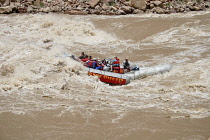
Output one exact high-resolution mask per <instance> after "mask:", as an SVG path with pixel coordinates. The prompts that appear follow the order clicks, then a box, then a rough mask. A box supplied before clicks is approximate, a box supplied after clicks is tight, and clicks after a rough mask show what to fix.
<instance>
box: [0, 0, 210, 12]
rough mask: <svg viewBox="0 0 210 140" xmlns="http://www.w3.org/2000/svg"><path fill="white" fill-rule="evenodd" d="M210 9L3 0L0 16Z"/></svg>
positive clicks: (195, 2)
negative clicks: (13, 14)
mask: <svg viewBox="0 0 210 140" xmlns="http://www.w3.org/2000/svg"><path fill="white" fill-rule="evenodd" d="M208 8H210V0H0V14H11V13H64V14H70V15H87V14H96V15H126V14H141V13H157V14H171V13H184V12H189V11H204V10H206V9H208Z"/></svg>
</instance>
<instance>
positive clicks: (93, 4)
mask: <svg viewBox="0 0 210 140" xmlns="http://www.w3.org/2000/svg"><path fill="white" fill-rule="evenodd" d="M99 2H100V0H90V1H89V2H88V4H90V6H91V7H95V6H96V5H98V3H99Z"/></svg>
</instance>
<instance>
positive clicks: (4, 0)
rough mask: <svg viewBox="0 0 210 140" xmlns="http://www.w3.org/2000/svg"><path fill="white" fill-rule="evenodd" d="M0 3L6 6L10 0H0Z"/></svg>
mask: <svg viewBox="0 0 210 140" xmlns="http://www.w3.org/2000/svg"><path fill="white" fill-rule="evenodd" d="M1 3H2V5H3V6H8V5H10V0H3V1H2V0H1Z"/></svg>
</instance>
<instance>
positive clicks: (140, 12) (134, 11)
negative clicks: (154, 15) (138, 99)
mask: <svg viewBox="0 0 210 140" xmlns="http://www.w3.org/2000/svg"><path fill="white" fill-rule="evenodd" d="M143 13H144V12H143V11H142V10H139V9H134V10H133V14H143Z"/></svg>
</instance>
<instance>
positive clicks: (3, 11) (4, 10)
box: [0, 6, 13, 14]
mask: <svg viewBox="0 0 210 140" xmlns="http://www.w3.org/2000/svg"><path fill="white" fill-rule="evenodd" d="M12 9H13V6H5V7H0V14H10V13H12Z"/></svg>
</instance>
